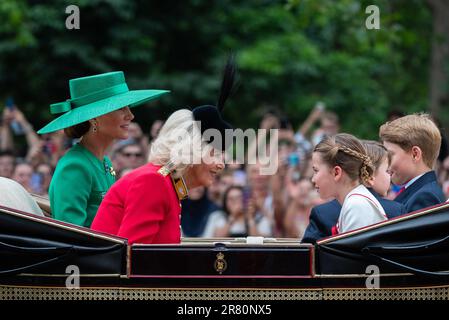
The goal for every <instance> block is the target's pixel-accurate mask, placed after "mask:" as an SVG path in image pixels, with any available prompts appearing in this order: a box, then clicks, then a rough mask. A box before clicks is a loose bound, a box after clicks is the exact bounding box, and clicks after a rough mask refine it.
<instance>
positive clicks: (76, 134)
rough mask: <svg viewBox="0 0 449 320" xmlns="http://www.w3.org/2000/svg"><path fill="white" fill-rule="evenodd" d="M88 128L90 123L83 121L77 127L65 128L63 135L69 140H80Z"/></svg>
mask: <svg viewBox="0 0 449 320" xmlns="http://www.w3.org/2000/svg"><path fill="white" fill-rule="evenodd" d="M89 128H90V122H89V121H84V122H81V123H79V124H77V125H74V126H71V127H68V128H65V129H64V133H65V134H66V135H67V136H68V137H69V138H72V139H77V138H81V137H82V136H84V135H85V134H86V133H87V132H88V131H89Z"/></svg>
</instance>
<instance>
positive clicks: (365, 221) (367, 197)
mask: <svg viewBox="0 0 449 320" xmlns="http://www.w3.org/2000/svg"><path fill="white" fill-rule="evenodd" d="M385 220H387V215H386V214H385V211H384V209H383V208H382V205H381V204H380V203H379V201H378V200H377V199H376V197H374V196H373V194H372V193H371V192H370V191H369V190H368V189H367V188H366V187H365V186H364V185H362V184H361V185H359V186H357V187H356V188H354V189H352V190H351V191H350V192H349V193H348V194H347V195H346V197H345V200H344V202H343V205H342V207H341V211H340V216H339V218H338V223H337V231H338V233H343V232H348V231H351V230H355V229H359V228H363V227H366V226H369V225H372V224H375V223H378V222H381V221H385Z"/></svg>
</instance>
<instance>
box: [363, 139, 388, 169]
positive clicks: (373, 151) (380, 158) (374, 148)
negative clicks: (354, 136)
mask: <svg viewBox="0 0 449 320" xmlns="http://www.w3.org/2000/svg"><path fill="white" fill-rule="evenodd" d="M361 142H362V144H363V146H364V147H365V150H366V153H367V154H368V156H369V157H370V158H371V162H372V163H373V166H374V171H377V169H379V167H380V166H381V165H382V162H384V160H385V159H387V160H388V163H390V162H391V155H390V154H389V153H388V150H387V148H385V147H384V145H383V144H381V143H380V142H378V141H373V140H362V141H361Z"/></svg>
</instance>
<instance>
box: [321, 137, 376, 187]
mask: <svg viewBox="0 0 449 320" xmlns="http://www.w3.org/2000/svg"><path fill="white" fill-rule="evenodd" d="M313 152H319V153H320V154H321V158H322V159H323V161H324V162H325V163H327V164H328V165H330V166H340V167H341V168H342V169H343V170H344V171H345V172H346V174H347V175H348V176H349V178H351V179H352V180H359V181H361V182H362V183H364V184H365V183H367V182H368V181H369V180H370V179H371V178H372V176H373V173H374V167H373V164H372V161H371V159H370V157H369V156H368V155H367V153H366V150H365V148H364V147H363V145H362V143H361V142H360V141H359V139H357V138H356V137H354V136H353V135H350V134H347V133H339V134H336V135H335V136H331V137H326V138H324V139H323V140H321V142H320V143H318V144H317V145H316V147H315V149H314V150H313Z"/></svg>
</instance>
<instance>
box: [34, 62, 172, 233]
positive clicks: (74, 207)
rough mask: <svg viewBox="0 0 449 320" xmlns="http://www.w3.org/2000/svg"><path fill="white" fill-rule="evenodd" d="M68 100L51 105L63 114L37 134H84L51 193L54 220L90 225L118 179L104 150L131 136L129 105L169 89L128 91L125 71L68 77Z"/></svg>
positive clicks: (61, 165)
mask: <svg viewBox="0 0 449 320" xmlns="http://www.w3.org/2000/svg"><path fill="white" fill-rule="evenodd" d="M69 87H70V96H71V98H70V99H68V100H67V101H64V102H60V103H55V104H52V105H51V106H50V111H51V113H52V114H56V113H63V114H62V115H61V116H59V117H58V118H56V119H54V120H53V121H52V122H50V123H49V124H48V125H46V126H45V127H44V128H42V129H41V130H39V131H38V133H39V134H45V133H50V132H54V131H58V130H61V129H64V132H65V134H66V135H68V136H69V137H70V138H81V139H80V142H79V143H78V144H76V145H74V146H73V147H72V148H71V149H70V150H69V151H68V152H67V153H66V154H65V155H64V156H63V157H62V158H61V159H60V160H59V162H58V164H57V166H56V170H55V173H54V175H53V179H52V181H51V184H50V190H49V196H50V205H51V211H52V215H53V217H54V218H55V219H58V220H62V221H65V222H69V223H73V224H76V225H79V226H84V227H90V225H91V223H92V220H93V219H94V217H95V214H96V213H97V210H98V207H99V206H100V203H101V201H102V200H103V197H104V195H105V194H106V192H107V191H108V189H109V188H110V187H111V185H112V184H113V183H114V182H115V172H114V169H113V168H112V165H111V161H110V160H109V158H108V157H107V156H106V150H107V149H108V147H110V146H111V145H112V143H113V142H114V140H115V139H127V138H128V127H129V124H130V122H131V120H132V119H133V118H134V115H133V114H132V113H131V110H130V108H131V107H135V106H137V105H139V104H142V103H145V102H148V101H150V100H152V99H155V98H157V97H159V96H161V95H163V94H165V93H168V91H166V90H132V91H130V90H129V89H128V86H127V85H126V82H125V77H124V74H123V72H121V71H119V72H109V73H104V74H99V75H95V76H90V77H83V78H77V79H72V80H70V81H69Z"/></svg>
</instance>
